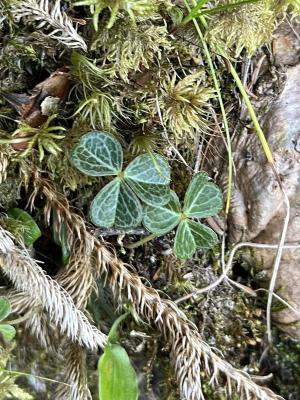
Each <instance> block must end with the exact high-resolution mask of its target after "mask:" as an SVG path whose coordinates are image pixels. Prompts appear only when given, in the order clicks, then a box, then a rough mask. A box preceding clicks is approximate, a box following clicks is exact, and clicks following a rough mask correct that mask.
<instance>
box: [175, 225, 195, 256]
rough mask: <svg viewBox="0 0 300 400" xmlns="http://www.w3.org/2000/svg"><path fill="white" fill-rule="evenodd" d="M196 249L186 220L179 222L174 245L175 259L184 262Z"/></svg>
mask: <svg viewBox="0 0 300 400" xmlns="http://www.w3.org/2000/svg"><path fill="white" fill-rule="evenodd" d="M196 249H197V246H196V243H195V240H194V237H193V235H192V233H191V231H190V229H189V225H188V220H183V221H181V222H180V224H179V226H178V229H177V232H176V236H175V243H174V253H175V255H176V257H178V258H181V259H183V260H186V259H188V258H190V257H192V255H193V254H194V253H195V251H196Z"/></svg>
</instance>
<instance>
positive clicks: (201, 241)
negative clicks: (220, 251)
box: [188, 220, 218, 249]
mask: <svg viewBox="0 0 300 400" xmlns="http://www.w3.org/2000/svg"><path fill="white" fill-rule="evenodd" d="M188 226H189V230H190V232H191V233H192V235H193V238H194V241H195V243H196V246H197V249H210V248H212V247H213V246H214V245H215V244H217V243H218V236H217V235H216V233H215V232H214V231H213V230H212V229H210V228H209V227H208V226H206V225H203V224H200V223H198V222H194V221H191V220H188Z"/></svg>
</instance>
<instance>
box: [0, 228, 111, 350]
mask: <svg viewBox="0 0 300 400" xmlns="http://www.w3.org/2000/svg"><path fill="white" fill-rule="evenodd" d="M0 267H1V268H2V270H3V272H4V274H5V275H6V276H7V277H8V278H9V279H10V280H11V282H12V283H13V285H14V287H15V288H16V289H17V290H19V291H21V292H25V293H26V294H27V296H28V297H29V298H31V299H32V301H33V302H34V303H36V304H37V305H41V306H42V307H43V309H44V310H45V311H46V312H47V315H48V316H49V319H50V321H52V322H53V323H54V324H55V325H56V326H57V328H58V329H59V331H60V333H61V334H62V335H65V336H67V337H68V338H69V339H70V340H71V341H74V342H78V343H80V344H83V345H85V346H86V347H88V348H91V349H95V348H96V347H97V346H101V347H103V346H104V344H105V342H106V336H105V335H104V334H103V333H101V332H100V331H98V330H97V329H96V328H95V327H94V326H92V325H91V324H90V322H89V321H88V319H87V318H86V316H85V315H84V314H83V313H82V312H81V311H80V310H79V309H78V308H76V306H75V304H74V302H73V301H72V299H71V297H70V295H69V294H68V292H66V291H65V290H64V289H63V288H62V287H61V286H60V285H59V284H58V283H57V282H56V281H54V280H53V279H52V278H50V277H49V276H47V275H46V274H45V273H44V272H43V270H42V268H41V267H40V266H39V265H38V264H37V263H36V261H35V260H33V259H32V258H31V257H30V255H29V254H28V252H27V250H26V249H25V248H20V247H18V246H16V245H15V244H14V242H13V240H12V238H11V236H10V234H9V233H8V232H6V231H5V230H4V229H3V228H1V227H0Z"/></svg>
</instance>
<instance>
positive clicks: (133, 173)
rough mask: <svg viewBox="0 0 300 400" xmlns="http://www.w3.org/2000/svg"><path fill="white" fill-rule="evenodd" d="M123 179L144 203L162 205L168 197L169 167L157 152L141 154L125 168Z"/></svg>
mask: <svg viewBox="0 0 300 400" xmlns="http://www.w3.org/2000/svg"><path fill="white" fill-rule="evenodd" d="M124 179H125V180H126V182H127V183H128V184H129V185H130V187H131V188H132V189H133V190H134V191H135V193H136V194H137V196H138V197H139V198H140V199H142V200H143V201H144V202H145V203H146V204H150V205H157V206H159V205H163V204H166V203H167V202H168V201H169V199H170V189H169V183H170V168H169V165H168V162H167V161H166V159H165V158H164V157H162V156H160V155H158V154H154V155H152V156H150V155H148V154H142V155H140V156H138V157H137V158H135V159H134V160H133V161H132V162H131V163H130V164H129V165H128V167H127V168H126V169H125V171H124Z"/></svg>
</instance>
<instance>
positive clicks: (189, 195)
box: [143, 172, 223, 259]
mask: <svg viewBox="0 0 300 400" xmlns="http://www.w3.org/2000/svg"><path fill="white" fill-rule="evenodd" d="M222 205H223V199H222V193H221V191H220V189H219V188H218V187H217V186H216V185H215V184H214V183H212V182H208V176H207V174H206V173H205V172H200V173H198V174H196V175H195V176H194V177H193V179H192V181H191V183H190V185H189V187H188V190H187V192H186V194H185V198H184V204H183V207H182V208H181V205H180V202H179V200H178V197H177V195H176V193H175V192H171V199H170V201H169V202H168V203H167V204H165V205H161V206H158V205H156V206H153V205H146V206H145V207H144V217H143V223H144V225H145V227H146V228H147V229H148V230H149V231H150V232H152V233H154V234H156V235H164V234H166V233H167V232H170V231H171V230H172V229H174V228H175V227H176V226H177V225H178V229H177V232H176V236H175V244H174V252H175V255H176V256H177V257H178V258H182V259H187V258H190V257H191V256H192V255H193V254H194V253H195V251H196V250H198V249H200V248H201V249H209V248H211V247H212V246H214V245H215V244H216V243H217V242H218V237H217V235H216V234H215V232H214V231H213V230H212V229H210V228H209V227H208V226H205V225H203V224H201V223H199V222H195V221H193V220H192V218H207V217H210V216H213V215H215V214H217V213H218V212H219V211H220V210H221V209H222Z"/></svg>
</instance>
